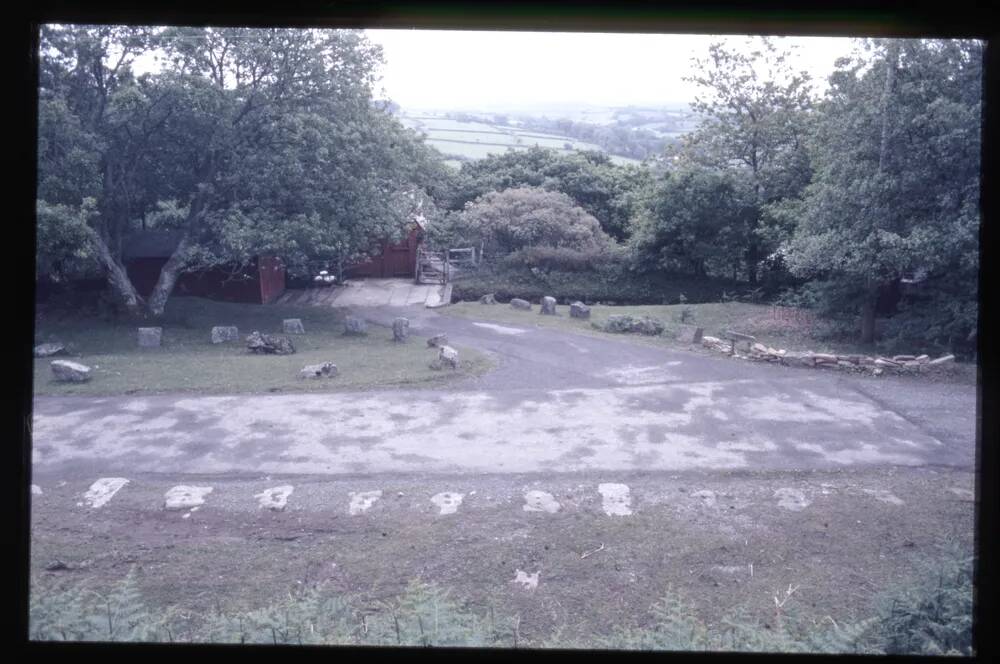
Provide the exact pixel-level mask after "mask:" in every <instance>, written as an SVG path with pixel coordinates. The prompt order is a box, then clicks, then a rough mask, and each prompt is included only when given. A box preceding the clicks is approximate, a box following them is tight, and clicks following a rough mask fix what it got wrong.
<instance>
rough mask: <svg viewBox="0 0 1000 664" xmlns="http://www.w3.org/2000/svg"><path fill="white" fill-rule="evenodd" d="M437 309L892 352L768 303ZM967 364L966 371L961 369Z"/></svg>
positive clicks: (666, 337) (576, 325)
mask: <svg viewBox="0 0 1000 664" xmlns="http://www.w3.org/2000/svg"><path fill="white" fill-rule="evenodd" d="M440 311H441V313H444V314H447V315H450V316H459V317H463V318H470V319H477V320H489V321H495V322H498V323H504V324H508V325H517V326H520V327H544V328H552V329H559V330H564V331H567V332H574V333H578V334H589V335H600V336H604V335H607V334H609V333H607V332H603V331H601V330H598V329H595V327H594V325H593V324H596V325H599V326H600V325H602V324H603V323H605V322H606V321H607V320H608V317H609V316H612V315H616V314H628V315H632V316H650V317H652V318H657V319H659V320H661V321H663V322H664V324H665V325H666V330H665V331H664V333H663V334H662V335H659V336H642V335H636V334H630V335H628V337H629V339H630V340H634V341H637V342H640V343H648V344H655V345H665V346H670V347H676V348H694V347H693V346H691V345H690V344H684V343H682V342H679V341H677V340H676V339H675V335H676V333H677V331H678V330H679V329H680V328H681V326H682V325H697V326H699V327H702V328H704V330H705V334H707V335H712V336H716V337H721V336H722V334H723V333H724V332H725V331H727V330H731V331H734V332H742V333H744V334H750V335H753V336H754V337H756V338H757V340H758V341H759V342H760V343H762V344H765V345H767V346H772V347H774V348H784V349H785V350H789V351H815V352H822V353H836V354H842V355H849V354H866V355H870V354H873V353H880V352H886V353H887V354H890V355H891V354H893V353H892V352H891V351H888V350H884V349H881V348H879V347H878V346H874V347H872V346H865V345H863V344H859V343H852V342H849V341H842V340H837V339H835V338H831V336H830V329H829V325H828V324H826V323H824V322H823V321H822V320H820V319H816V318H813V317H810V316H808V314H807V313H805V312H803V313H802V314H801V315H795V314H794V312H790V311H789V310H788V308H780V309H778V310H772V307H771V306H770V305H766V304H749V303H743V302H714V303H705V304H670V305H634V306H608V305H595V306H593V307H591V318H590V320H589V321H588V320H580V319H577V318H570V316H569V307H568V306H563V305H559V306H558V307H557V309H556V311H557V312H558V314H559V315H558V316H541V315H539V313H538V305H537V304H535V306H534V308H533V310H532V311H521V310H518V309H513V308H512V307H510V306H509V305H506V304H497V305H484V304H479V303H478V302H460V303H457V304H453V305H451V306H450V307H445V308H443V309H441V310H440ZM685 312H686V313H685ZM682 321H683V322H682ZM615 336H623V335H617V334H616V335H615ZM913 350H914V351H915V352H916V354H919V353H920V352H922V351H921V349H913ZM974 368H975V367H974V366H972V365H962V369H961V370H959V371H958V373H959V374H961V375H962V376H965V374H966V373H968V374H969V375H968V376H965V377H967V378H970V379H971V380H975V377H974ZM966 369H968V370H969V371H965V370H966Z"/></svg>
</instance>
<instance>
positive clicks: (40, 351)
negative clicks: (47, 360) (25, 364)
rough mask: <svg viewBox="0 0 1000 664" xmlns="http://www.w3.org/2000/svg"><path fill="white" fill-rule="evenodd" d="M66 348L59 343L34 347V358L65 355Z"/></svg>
mask: <svg viewBox="0 0 1000 664" xmlns="http://www.w3.org/2000/svg"><path fill="white" fill-rule="evenodd" d="M65 354H66V347H65V346H63V345H62V344H60V343H47V344H38V345H37V346H35V357H51V356H52V355H65Z"/></svg>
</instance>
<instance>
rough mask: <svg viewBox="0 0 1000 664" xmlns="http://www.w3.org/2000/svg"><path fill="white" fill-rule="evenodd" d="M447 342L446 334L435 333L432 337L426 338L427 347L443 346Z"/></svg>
mask: <svg viewBox="0 0 1000 664" xmlns="http://www.w3.org/2000/svg"><path fill="white" fill-rule="evenodd" d="M447 343H448V335H447V334H435V335H434V336H433V337H431V338H430V339H428V340H427V347H428V348H437V347H438V346H444V345H445V344H447Z"/></svg>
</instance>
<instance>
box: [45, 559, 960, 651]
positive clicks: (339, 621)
mask: <svg viewBox="0 0 1000 664" xmlns="http://www.w3.org/2000/svg"><path fill="white" fill-rule="evenodd" d="M795 591H796V588H795V587H794V586H789V587H788V589H786V590H784V591H778V592H775V594H774V606H773V607H771V610H772V611H773V615H772V617H771V618H769V619H768V621H766V622H763V623H762V622H760V621H759V620H755V619H753V618H750V617H748V616H749V612H748V609H749V608H750V607H736V608H735V609H732V608H730V609H728V610H727V613H726V614H725V615H724V616H722V617H721V619H720V620H718V621H716V622H713V623H711V624H710V623H706V622H705V621H703V620H702V619H700V618H698V617H697V616H696V615H695V612H693V611H692V610H691V605H690V603H689V602H688V600H687V599H686V598H684V597H683V596H681V595H679V594H677V593H674V592H672V591H670V590H669V589H668V590H667V591H666V593H665V594H664V596H663V598H662V599H661V600H660V601H659V602H657V603H656V604H654V605H653V606H652V607H650V608H649V611H648V613H649V615H648V616H647V617H646V618H645V619H642V620H641V623H642V625H641V626H638V627H626V626H624V625H622V624H618V625H616V626H612V627H611V628H610V630H608V628H604V630H601V631H589V632H588V633H589V634H590V636H589V638H586V639H572V638H570V639H567V638H564V637H562V636H561V630H558V629H557V630H556V632H555V633H553V634H550V635H548V636H546V637H544V638H542V639H540V640H538V639H536V640H535V641H525V640H524V639H523V638H520V635H519V629H518V627H519V622H520V618H519V614H515V613H514V611H513V608H512V607H503V606H500V607H493V606H490V607H488V608H486V609H485V610H483V609H481V608H479V609H477V608H475V607H471V606H469V605H468V604H467V603H465V602H462V601H460V600H457V599H455V598H454V597H452V596H451V594H450V593H449V592H448V591H447V590H445V589H443V588H441V587H439V586H437V585H435V584H430V583H422V582H412V583H410V585H409V586H408V587H407V588H406V590H405V591H404V592H403V593H401V594H400V595H397V596H395V597H392V598H389V599H382V600H375V601H371V600H366V599H365V598H362V597H359V596H356V595H347V594H341V593H337V592H335V591H331V590H329V589H327V588H324V587H322V586H313V587H309V588H304V589H302V588H300V589H298V590H296V591H293V592H291V593H289V594H288V596H287V597H285V598H283V599H281V600H279V601H277V602H275V603H273V604H271V605H268V606H265V607H261V608H257V609H254V610H249V611H224V610H223V609H222V608H221V607H217V609H216V610H215V611H213V612H211V613H209V614H206V615H197V614H193V613H191V612H188V611H183V610H180V609H179V607H169V608H166V607H155V606H150V605H148V604H147V602H146V600H145V598H144V595H143V593H142V590H141V579H140V577H139V575H138V574H137V573H136V570H135V569H133V570H132V571H131V572H129V574H128V575H127V576H126V577H125V578H124V579H123V580H122V581H120V582H118V583H116V584H115V585H114V586H113V587H112V588H111V589H106V590H104V591H100V590H96V589H94V588H90V587H87V586H86V585H85V584H81V583H79V582H76V583H73V584H71V585H68V584H63V586H62V587H56V586H53V585H51V584H48V583H43V582H42V581H41V580H39V579H34V580H33V583H32V589H31V598H30V600H31V601H30V613H29V630H30V634H29V635H30V638H32V639H33V640H45V641H153V642H166V641H177V642H203V643H204V642H210V643H247V644H252V643H259V644H275V645H278V644H284V645H304V644H326V645H383V646H387V645H388V646H394V645H407V646H466V647H468V646H472V647H483V646H486V647H515V648H516V647H542V648H586V649H614V650H646V651H649V650H654V651H655V650H660V651H663V650H673V651H742V652H800V653H877V654H920V655H943V654H949V655H972V654H973V651H972V559H971V558H968V557H960V556H957V555H955V556H949V557H946V558H942V559H938V560H929V561H928V563H927V564H926V566H925V567H924V569H923V570H922V571H921V572H920V573H918V574H916V575H914V578H913V579H912V580H911V582H910V583H909V584H908V586H907V587H905V588H899V589H893V590H891V591H886V592H883V594H882V595H881V596H880V597H878V598H877V599H876V601H875V604H874V608H873V613H874V615H871V616H870V617H868V618H866V619H863V620H860V621H850V622H845V621H843V620H840V621H838V620H836V619H835V618H833V617H831V616H827V617H826V618H825V619H824V620H805V619H799V618H797V617H796V614H797V611H796V609H795V605H794V602H793V601H791V600H793V599H794V594H795Z"/></svg>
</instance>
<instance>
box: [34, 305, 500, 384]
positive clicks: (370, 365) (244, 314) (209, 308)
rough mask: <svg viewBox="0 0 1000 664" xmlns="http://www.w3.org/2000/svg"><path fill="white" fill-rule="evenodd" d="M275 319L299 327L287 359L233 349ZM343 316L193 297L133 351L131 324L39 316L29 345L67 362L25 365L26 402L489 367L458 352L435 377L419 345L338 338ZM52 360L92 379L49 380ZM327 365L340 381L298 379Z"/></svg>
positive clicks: (411, 377)
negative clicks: (229, 333) (31, 368)
mask: <svg viewBox="0 0 1000 664" xmlns="http://www.w3.org/2000/svg"><path fill="white" fill-rule="evenodd" d="M285 318H300V319H301V320H302V324H303V326H304V327H305V330H306V334H304V335H289V337H290V338H291V339H292V343H293V344H294V345H295V349H296V353H295V354H293V355H253V354H250V353H249V352H248V351H247V349H246V345H245V343H244V342H243V341H242V339H243V338H245V337H246V335H248V334H250V332H252V331H254V330H258V331H260V332H262V333H277V334H281V324H282V323H281V322H282V320H283V319H285ZM342 320H343V314H342V313H341V312H339V311H337V310H334V309H330V308H324V307H295V306H282V305H254V304H236V303H230V302H213V301H210V300H205V299H201V298H194V297H175V298H172V299H171V300H170V302H169V303H168V305H167V312H166V314H165V317H164V320H163V321H162V322H160V323H148V325H160V326H162V327H163V345H162V346H161V347H160V348H139V347H138V344H137V341H136V336H137V332H136V328H137V327H138V325H139V324H137V323H134V322H125V321H122V322H112V321H108V320H104V319H102V318H101V317H99V316H97V315H96V314H94V313H88V312H86V311H84V310H79V311H68V310H66V309H61V310H53V309H51V308H43V309H42V310H40V312H39V313H38V314H37V315H36V322H35V337H36V343H41V342H44V341H59V342H61V343H64V344H66V345H67V348H68V350H69V352H70V356H68V357H67V356H56V357H52V358H38V359H36V360H35V375H34V393H35V394H36V395H43V394H44V395H117V394H157V393H172V392H198V393H203V394H211V393H216V394H241V393H265V392H327V391H330V392H332V391H340V390H363V389H366V388H375V387H420V386H430V385H435V384H440V383H441V382H443V381H449V380H454V379H455V378H457V377H460V376H468V375H475V374H480V373H483V372H485V371H486V370H488V369H489V368H490V367H491V366H492V362H491V361H490V360H489V359H488V358H487V356H486V355H484V354H483V353H479V352H477V351H474V350H472V349H468V348H459V352H460V356H461V358H462V361H463V362H462V365H463V366H462V367H461V368H460V369H459V370H458V371H454V370H452V371H435V370H433V369H431V368H430V367H429V366H428V365H429V363H430V362H431V360H433V359H434V358H435V357H436V350H432V349H429V348H427V347H426V344H425V343H424V340H423V339H421V338H416V337H411V339H410V340H409V342H407V343H404V344H400V343H395V342H393V340H392V331H391V330H390V329H388V328H384V327H379V326H374V325H369V328H368V336H366V337H347V336H344V335H343V329H344V326H343V322H342ZM215 325H236V326H238V327H239V331H240V339H241V341H239V342H229V343H224V344H212V343H211V340H210V336H211V335H210V333H211V329H212V327H213V326H215ZM55 359H69V360H75V361H79V362H82V363H84V364H86V365H88V366H90V367H91V368H92V369H93V377H92V378H91V380H90V381H89V382H87V383H58V382H55V381H54V380H52V371H51V369H50V367H49V364H50V362H51V361H52V360H55ZM320 362H333V363H334V364H336V365H337V367H338V368H339V369H340V375H339V376H337V377H336V378H332V379H300V378H299V377H298V373H299V370H300V369H301V368H302V367H303V366H304V365H306V364H317V363H320Z"/></svg>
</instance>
